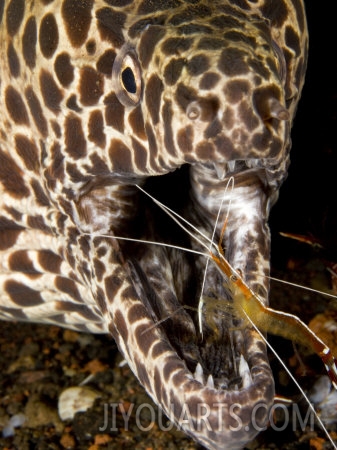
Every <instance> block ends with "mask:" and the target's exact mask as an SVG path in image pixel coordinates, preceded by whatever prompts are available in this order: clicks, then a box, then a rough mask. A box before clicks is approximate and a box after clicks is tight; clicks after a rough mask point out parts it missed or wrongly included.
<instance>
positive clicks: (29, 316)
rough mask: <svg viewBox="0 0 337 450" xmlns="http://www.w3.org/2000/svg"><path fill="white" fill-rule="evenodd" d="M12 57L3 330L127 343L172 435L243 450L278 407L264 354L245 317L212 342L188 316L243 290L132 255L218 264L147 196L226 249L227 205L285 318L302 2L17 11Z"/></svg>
mask: <svg viewBox="0 0 337 450" xmlns="http://www.w3.org/2000/svg"><path fill="white" fill-rule="evenodd" d="M0 41H1V49H0V52H1V63H0V89H1V99H2V105H1V106H2V107H1V112H0V120H1V127H0V136H1V140H0V186H1V188H0V189H1V195H0V251H1V274H0V286H1V297H0V317H1V318H2V319H4V320H22V321H36V322H43V323H49V324H57V325H61V326H64V327H68V328H72V329H74V330H80V331H88V332H92V333H111V334H112V336H113V337H114V339H115V341H116V343H117V345H118V347H119V349H120V351H121V352H122V354H123V355H124V357H125V359H126V360H127V362H128V364H129V365H130V367H131V369H132V371H133V372H134V373H135V375H136V376H137V378H138V380H139V381H140V383H141V384H142V385H143V386H144V388H145V389H146V391H147V392H148V394H149V395H150V396H151V397H152V398H153V399H154V401H155V402H156V403H157V404H158V405H159V406H160V407H161V408H162V409H163V410H164V412H165V413H166V414H167V415H168V417H170V418H171V419H172V420H173V421H174V422H175V423H177V424H179V420H180V418H181V416H182V413H183V412H184V411H186V410H188V412H189V414H190V418H191V420H190V421H189V423H188V424H186V423H184V424H183V425H182V428H183V429H184V431H185V432H186V433H187V434H188V435H190V436H191V437H192V438H193V439H195V440H196V441H197V442H199V443H201V444H203V445H204V446H205V447H207V448H209V449H226V448H228V449H232V450H233V449H239V448H242V447H243V446H244V445H245V443H247V442H249V441H250V440H251V439H253V438H254V436H255V435H256V434H257V432H258V430H259V429H261V428H262V427H263V426H264V425H265V424H266V422H267V420H268V410H269V408H270V406H271V405H272V403H273V396H274V387H273V386H274V385H273V378H272V374H271V370H270V367H269V363H268V359H267V355H266V348H265V344H264V343H263V341H262V339H261V337H260V336H259V335H258V334H257V333H256V332H255V331H254V330H253V329H251V328H250V327H248V326H245V327H244V328H242V327H240V326H238V325H239V322H238V319H237V317H236V316H235V311H231V310H230V306H227V314H225V317H224V314H222V315H221V314H214V317H213V316H212V317H211V318H210V317H209V315H210V313H208V310H207V302H205V308H204V315H203V318H204V320H203V326H202V331H203V336H202V338H201V334H200V332H199V329H198V325H197V320H196V317H195V316H196V314H195V313H194V311H193V309H192V310H191V309H187V308H181V306H182V305H183V306H185V305H189V306H191V307H193V308H195V307H196V306H197V303H198V299H199V297H200V295H201V294H203V296H204V298H205V299H212V298H213V299H214V298H216V299H220V300H221V299H223V303H224V305H228V304H229V302H230V293H229V292H228V291H227V290H226V282H225V277H224V275H223V274H221V273H219V272H218V270H217V269H216V268H215V267H213V266H212V264H211V265H210V266H209V269H208V271H207V276H206V281H205V285H204V288H203V291H201V285H202V279H203V274H204V268H205V258H204V257H203V256H193V255H190V254H187V253H184V252H182V251H180V250H174V249H171V248H167V247H159V246H155V245H150V244H148V245H146V244H144V245H141V244H135V243H131V242H123V241H120V240H117V239H114V238H113V237H114V236H125V237H131V238H138V239H142V240H151V241H160V242H162V241H165V240H166V241H167V242H171V243H174V244H179V245H183V246H185V247H190V248H193V249H195V250H203V249H202V248H200V245H199V244H198V243H197V242H195V241H194V240H193V239H192V238H190V237H189V236H187V235H186V234H185V233H184V232H182V231H179V230H175V228H174V225H173V224H172V223H171V222H169V220H170V219H169V218H168V217H163V215H162V214H160V213H159V212H158V209H157V207H156V206H155V204H154V203H153V202H151V201H150V200H149V199H148V198H147V197H146V195H145V194H143V193H142V192H140V191H139V190H138V189H137V187H136V186H135V185H136V184H139V185H143V186H145V187H146V188H148V189H149V190H151V192H152V193H153V194H154V195H158V196H160V192H164V193H165V191H166V197H167V199H168V202H170V204H171V206H173V207H174V208H175V209H176V210H179V211H180V212H181V213H182V214H183V215H184V217H186V218H188V220H189V221H191V222H192V223H193V224H194V225H195V226H196V227H198V229H200V230H201V231H203V232H204V233H206V234H207V235H208V236H211V234H212V230H213V227H214V223H215V218H216V215H217V212H218V209H219V207H220V205H221V200H222V199H224V202H223V204H222V211H221V217H224V214H225V213H226V211H228V209H229V216H228V217H229V220H228V224H227V228H226V232H225V236H224V241H223V242H222V246H223V248H225V251H226V257H227V258H228V259H229V261H230V263H231V264H232V266H233V267H234V268H235V269H238V270H240V271H241V273H242V275H243V277H244V279H245V280H246V282H247V283H248V284H249V286H250V287H251V288H252V289H253V290H254V291H255V292H256V293H258V294H259V296H260V297H261V298H262V299H264V301H265V302H266V303H267V298H268V282H267V281H266V277H265V275H266V274H268V273H269V241H270V239H269V231H268V225H267V219H268V213H269V210H270V207H271V205H272V204H273V203H274V202H275V201H276V199H277V196H278V190H279V187H280V185H281V183H282V181H283V180H284V178H285V176H286V173H287V167H288V163H289V148H290V130H291V125H292V121H293V117H294V113H295V110H296V106H297V102H298V99H299V97H300V93H301V88H302V85H303V80H304V73H305V68H306V53H307V41H308V38H307V29H306V19H305V12H304V5H303V2H302V0H215V1H207V0H185V1H183V0H157V1H154V0H136V1H131V0H105V1H103V0H97V1H94V0H63V1H62V0H41V1H39V2H38V1H31V0H29V1H25V0H10V1H7V0H2V1H0ZM173 171H177V172H179V173H181V174H182V176H181V177H180V178H178V181H174V182H173V183H172V184H170V183H171V181H170V180H171V178H170V176H168V175H166V174H168V173H169V172H173ZM230 176H232V177H234V188H233V190H228V191H226V186H227V182H228V179H229V177H230ZM167 191H168V194H169V195H167ZM220 225H221V224H220V223H219V225H218V228H220ZM217 239H219V229H217V231H216V236H215V240H217ZM179 308H180V309H179ZM177 310H179V314H175V311H177ZM232 313H233V315H232ZM164 318H165V319H166V320H164V321H162V322H161V324H160V325H157V326H154V323H156V322H157V321H159V320H161V319H164ZM231 344H232V346H231ZM231 349H234V350H231ZM240 360H241V361H242V360H246V361H247V363H248V367H249V376H248V381H247V377H244V381H240V376H241V375H243V370H242V369H239V372H238V369H237V367H239V361H240ZM196 372H197V373H198V376H197V379H196V378H195V373H196ZM206 380H208V382H206ZM213 385H214V386H213ZM205 405H206V407H207V408H208V411H209V413H208V416H207V422H206V421H204V420H200V414H201V411H202V409H201V408H202V407H205ZM219 405H220V406H219ZM233 405H236V408H235V414H233V413H232V411H231V408H232V406H233ZM260 406H261V407H260ZM199 407H200V408H199ZM257 410H258V414H257V413H256V411H257ZM253 411H255V415H254V420H255V421H256V424H257V425H258V427H256V426H255V427H254V426H253V423H252V417H253V414H252V413H253ZM256 428H257V429H256Z"/></svg>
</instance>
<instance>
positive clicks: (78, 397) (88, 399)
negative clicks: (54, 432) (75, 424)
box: [58, 386, 100, 420]
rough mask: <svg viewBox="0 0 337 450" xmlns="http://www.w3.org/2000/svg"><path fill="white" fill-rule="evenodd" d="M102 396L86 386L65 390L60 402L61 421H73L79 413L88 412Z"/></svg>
mask: <svg viewBox="0 0 337 450" xmlns="http://www.w3.org/2000/svg"><path fill="white" fill-rule="evenodd" d="M99 397H100V394H99V393H98V392H95V391H94V390H93V389H90V388H88V387H86V386H77V387H70V388H68V389H65V390H64V391H63V392H62V393H61V395H60V397H59V400H58V413H59V416H60V418H61V420H69V419H70V420H71V419H73V418H74V416H75V414H76V413H77V412H79V411H86V410H87V409H89V408H90V407H91V406H92V405H93V404H94V401H95V400H96V398H99Z"/></svg>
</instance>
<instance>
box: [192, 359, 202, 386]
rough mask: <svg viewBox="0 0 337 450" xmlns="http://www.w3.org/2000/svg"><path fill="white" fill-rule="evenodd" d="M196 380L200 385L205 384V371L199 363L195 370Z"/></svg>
mask: <svg viewBox="0 0 337 450" xmlns="http://www.w3.org/2000/svg"><path fill="white" fill-rule="evenodd" d="M194 378H195V379H196V380H197V381H199V383H202V384H204V371H203V370H202V367H201V364H200V363H198V364H197V367H196V368H195V372H194Z"/></svg>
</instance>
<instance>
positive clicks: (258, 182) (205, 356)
mask: <svg viewBox="0 0 337 450" xmlns="http://www.w3.org/2000/svg"><path fill="white" fill-rule="evenodd" d="M227 168H229V169H232V171H231V170H229V173H228V174H227V175H226V176H224V177H223V179H222V180H219V173H218V170H217V168H214V167H213V166H206V165H195V166H190V167H188V166H184V167H182V168H181V169H179V170H178V171H176V172H175V173H173V174H169V175H165V176H161V177H155V178H150V179H148V180H147V181H146V183H145V184H144V188H145V190H146V191H147V192H149V193H150V194H151V195H153V196H154V197H155V198H156V199H157V200H160V201H161V202H162V203H164V204H165V205H167V206H169V207H170V208H171V209H173V210H174V211H176V212H178V213H179V214H180V215H181V216H182V217H184V218H185V219H187V220H188V221H189V222H190V223H192V224H193V225H194V226H195V227H196V228H197V229H199V230H200V231H202V233H204V234H205V235H207V236H208V237H209V238H211V236H212V234H213V229H214V226H215V223H216V217H217V214H218V209H219V207H220V205H221V201H222V200H223V204H222V211H221V212H220V220H219V223H218V226H217V228H216V231H215V238H214V242H215V243H218V240H219V236H220V230H221V228H222V225H223V221H224V218H225V216H226V214H228V223H227V226H226V230H225V235H224V240H223V242H222V243H221V246H222V248H223V249H224V251H225V254H226V258H228V260H229V262H230V264H231V265H232V266H233V267H234V268H235V270H239V271H240V273H242V275H243V278H244V279H245V280H246V282H247V283H248V285H249V286H250V287H251V288H252V290H253V291H254V292H257V293H258V295H259V296H260V298H262V299H263V301H265V302H267V296H268V282H267V281H266V278H265V275H266V274H268V271H269V231H268V226H267V216H268V207H269V206H268V201H269V195H268V194H269V192H268V186H267V182H266V180H265V176H264V169H261V168H260V167H258V164H255V163H254V164H253V166H252V165H251V164H246V163H244V162H239V163H236V164H231V165H229V164H227V167H226V168H225V169H227ZM229 176H233V177H234V187H233V189H227V191H226V185H227V183H228V179H229ZM220 178H222V177H220ZM200 186H201V188H200ZM137 195H138V201H139V203H138V209H137V213H136V215H135V217H134V219H133V220H132V223H130V224H129V227H128V230H127V233H128V237H132V238H136V239H137V238H138V239H142V240H146V241H152V242H158V243H167V244H168V245H167V246H166V245H165V246H162V245H155V244H143V243H139V244H135V243H134V242H124V241H121V242H120V246H121V250H122V253H123V258H124V260H125V261H126V263H127V265H128V268H129V272H130V273H131V278H132V282H133V285H134V288H135V290H136V292H137V294H138V297H139V298H140V300H141V301H142V303H143V305H144V306H145V308H146V310H147V312H148V314H149V316H150V317H152V319H153V322H154V323H155V324H156V325H154V327H156V328H158V329H159V330H160V333H161V336H162V339H163V338H164V339H165V340H166V342H167V343H168V344H169V345H170V346H171V347H172V348H173V349H174V352H175V354H176V358H177V361H178V360H180V361H183V364H184V365H185V367H186V369H187V371H188V372H189V373H190V374H191V375H192V377H194V380H196V381H198V382H199V383H201V385H202V386H203V387H206V388H210V389H215V390H216V391H217V393H223V392H236V393H238V395H241V393H243V394H242V395H243V397H244V398H243V401H245V402H246V403H247V402H248V403H249V399H248V400H247V392H248V389H249V388H250V387H253V385H254V375H253V372H254V370H256V367H255V369H254V368H253V367H252V361H251V358H252V357H254V355H252V352H256V355H257V354H258V357H259V358H260V360H259V361H260V362H261V364H262V365H264V366H266V365H267V364H266V352H265V348H264V344H263V341H262V338H260V337H259V336H258V335H257V334H256V332H255V331H254V330H252V328H251V327H250V326H248V325H247V323H244V324H243V323H242V320H241V319H240V318H239V316H238V314H237V313H236V311H235V310H234V309H233V307H232V304H231V295H232V294H231V292H230V290H229V289H228V284H227V282H226V276H225V275H224V274H222V273H221V272H220V271H219V269H218V268H217V267H216V265H215V264H214V263H213V262H212V261H210V263H209V264H208V267H207V269H206V263H207V257H205V256H201V255H196V254H193V253H189V252H187V251H182V250H180V249H177V248H173V247H171V246H172V245H174V246H179V247H184V248H187V249H193V250H197V251H200V252H203V253H207V251H206V249H205V248H202V247H201V245H200V244H199V243H198V242H197V241H195V240H194V239H193V238H192V237H191V236H189V235H188V234H187V233H186V231H184V230H182V229H181V228H180V227H179V226H178V225H176V224H175V223H174V221H173V220H172V219H171V218H170V217H169V216H168V215H167V214H166V213H165V212H163V211H162V210H160V208H159V207H158V205H156V204H155V203H154V202H153V200H151V199H150V198H149V197H147V196H146V195H145V194H144V193H142V192H138V194H137ZM200 298H202V299H203V301H204V306H203V311H202V325H201V327H200V326H199V322H198V314H197V309H198V304H199V300H200ZM145 335H146V331H145V332H144V336H145ZM260 344H261V345H260ZM256 355H255V356H256ZM245 361H247V362H248V364H247V363H245ZM258 364H259V363H258ZM258 364H257V365H258ZM254 365H255V366H256V361H255V362H254ZM264 370H266V372H268V371H269V372H268V373H267V378H268V379H269V386H267V385H268V383H266V384H267V385H266V386H265V389H266V392H267V394H266V392H265V394H266V396H267V397H268V398H263V396H262V398H261V400H265V401H266V403H268V401H269V402H270V401H272V397H273V382H272V376H271V373H270V369H269V367H268V368H267V369H266V368H264ZM250 395H251V394H250ZM257 397H258V394H256V397H254V398H253V399H252V402H251V403H252V406H253V405H254V402H255V401H256V400H257ZM245 406H247V405H245ZM264 412H265V411H264ZM258 431H260V430H258ZM258 431H256V433H255V434H257V432H258ZM187 432H188V431H187ZM190 434H191V433H190ZM192 434H193V433H192ZM194 437H195V436H194ZM251 437H252V435H251V434H249V433H247V436H246V440H249V439H251ZM241 438H242V436H241ZM197 439H198V440H199V441H201V442H203V443H205V442H208V440H207V439H205V440H200V439H199V438H198V437H197ZM243 439H244V438H243ZM241 444H242V443H241ZM208 445H209V446H210V448H226V447H225V446H224V447H222V446H217V445H213V444H212V445H211V444H208ZM230 445H231V448H236V447H235V445H234V443H233V442H232V443H231V444H230ZM238 448H239V447H238Z"/></svg>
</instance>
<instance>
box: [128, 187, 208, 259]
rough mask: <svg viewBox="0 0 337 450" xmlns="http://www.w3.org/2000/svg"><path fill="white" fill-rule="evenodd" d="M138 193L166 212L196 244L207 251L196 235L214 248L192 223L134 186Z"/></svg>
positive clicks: (205, 245) (206, 247)
mask: <svg viewBox="0 0 337 450" xmlns="http://www.w3.org/2000/svg"><path fill="white" fill-rule="evenodd" d="M135 186H136V187H137V188H138V189H139V190H140V191H142V192H143V193H144V194H145V195H147V196H148V197H149V198H150V199H151V200H152V201H153V202H154V203H155V204H156V205H158V206H159V208H161V209H162V210H163V211H165V212H166V214H167V215H168V216H169V217H171V219H172V220H174V221H175V222H176V223H177V224H178V225H179V226H180V227H181V228H182V229H183V230H184V231H186V233H187V234H188V235H189V236H191V237H192V238H193V239H195V240H196V241H197V242H199V244H200V245H201V246H202V247H204V248H205V249H206V250H207V251H209V247H208V246H207V244H205V242H203V241H202V240H201V239H199V238H198V237H197V235H199V236H202V238H203V239H204V240H205V241H206V242H209V243H210V245H211V247H212V246H213V247H215V248H216V245H215V243H214V242H213V241H212V240H211V239H210V238H209V237H208V236H206V235H205V234H204V233H202V232H201V231H200V230H198V228H197V227H196V226H194V225H193V224H192V223H190V222H189V221H188V220H186V219H185V218H184V217H182V216H181V215H180V214H178V213H177V212H175V211H173V209H171V208H169V207H168V206H166V205H164V204H163V203H161V202H160V201H159V200H157V199H156V198H155V197H153V196H152V195H151V194H149V193H148V192H146V191H145V189H143V188H142V187H140V186H139V185H138V184H136V185H135ZM182 222H183V223H186V225H188V226H189V227H190V228H191V229H192V230H193V231H195V233H196V234H193V233H192V232H191V231H190V230H189V229H188V228H187V227H185V226H184V225H183V224H182Z"/></svg>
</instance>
